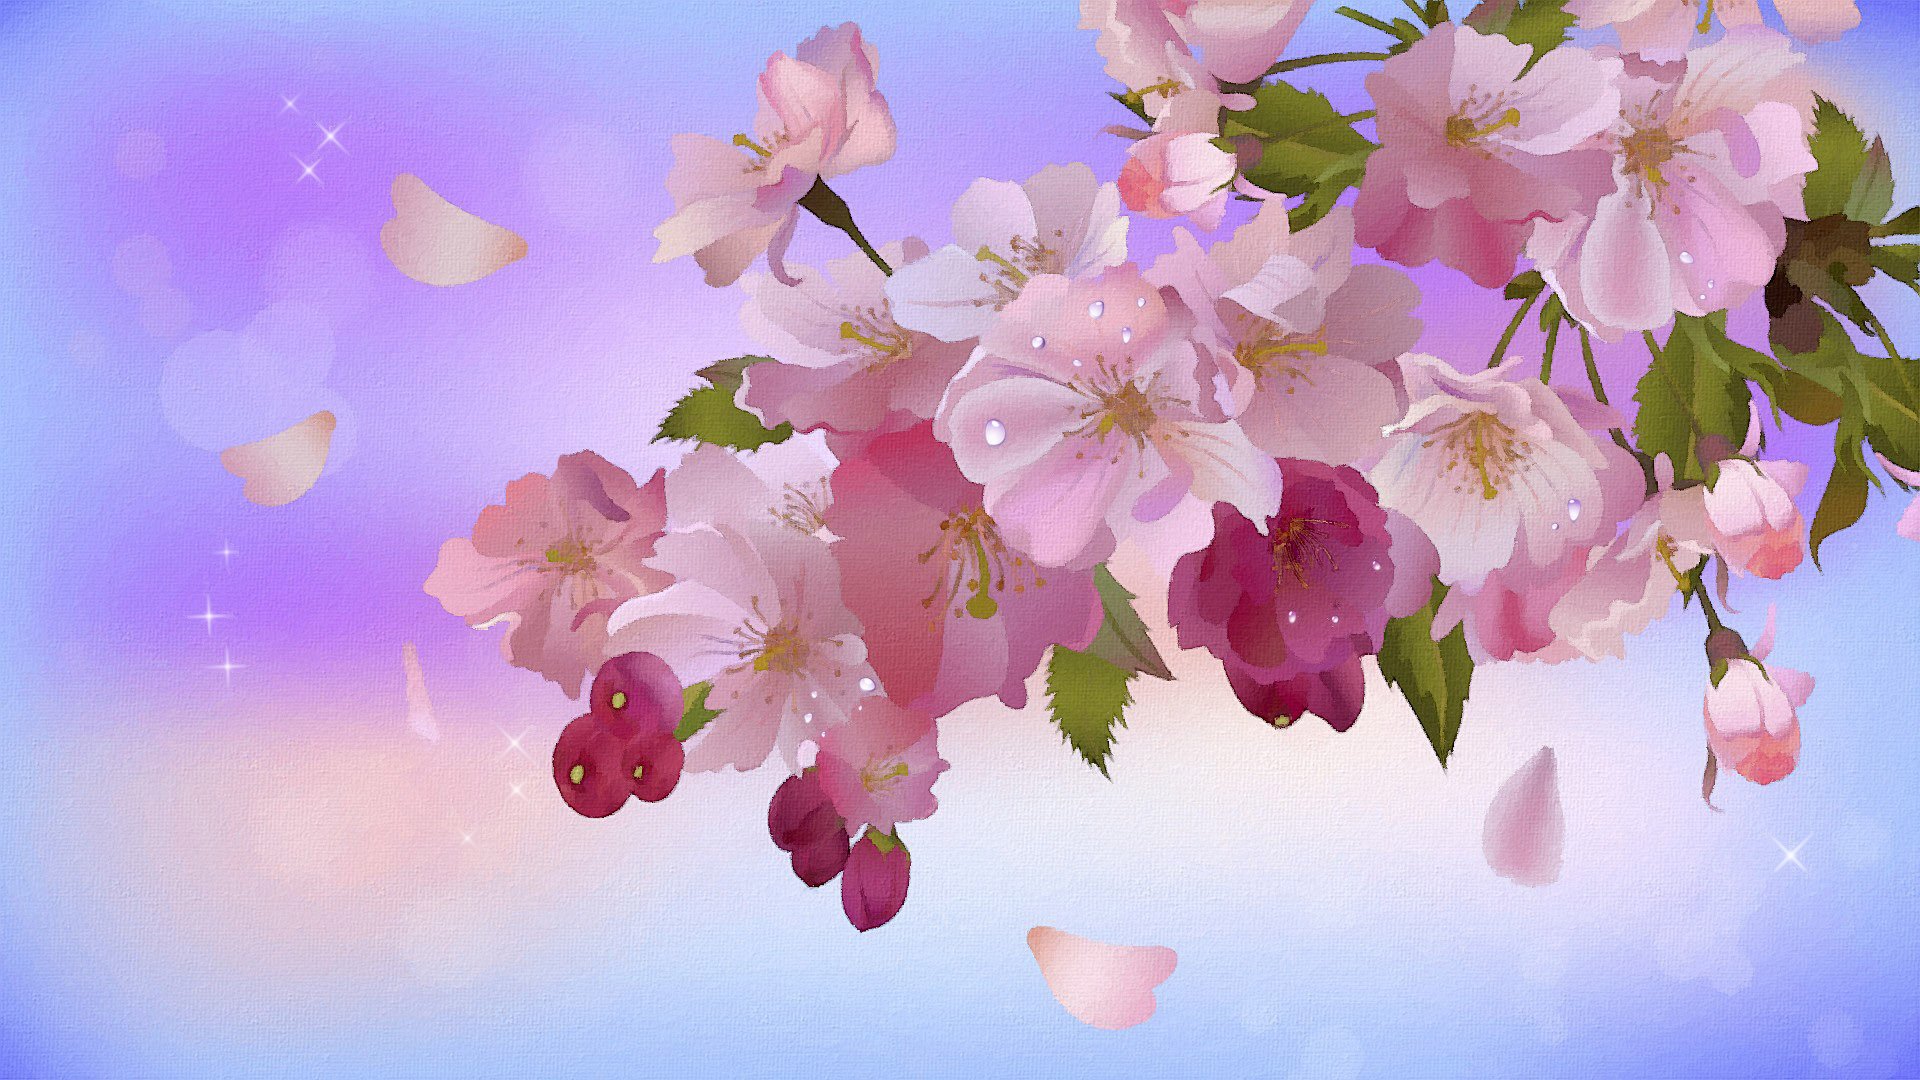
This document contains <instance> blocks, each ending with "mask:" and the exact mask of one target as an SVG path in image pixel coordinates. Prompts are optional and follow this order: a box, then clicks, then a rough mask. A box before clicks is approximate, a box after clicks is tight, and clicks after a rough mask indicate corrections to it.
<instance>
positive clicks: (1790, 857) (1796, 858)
mask: <svg viewBox="0 0 1920 1080" xmlns="http://www.w3.org/2000/svg"><path fill="white" fill-rule="evenodd" d="M1769 839H1772V840H1773V846H1774V847H1777V848H1779V849H1780V861H1779V862H1778V863H1776V864H1774V867H1773V870H1774V873H1776V874H1777V873H1779V872H1780V871H1782V870H1785V869H1786V868H1787V867H1788V866H1797V867H1799V868H1800V872H1801V873H1803V874H1806V873H1811V872H1812V871H1810V870H1808V869H1807V864H1806V863H1803V862H1801V861H1800V850H1801V849H1802V848H1804V847H1806V846H1807V841H1808V840H1811V839H1813V837H1811V836H1809V837H1806V838H1805V839H1803V840H1801V841H1800V842H1799V843H1797V844H1795V845H1793V846H1792V847H1788V846H1787V845H1785V844H1783V843H1781V842H1780V841H1779V840H1778V839H1777V838H1772V837H1769Z"/></svg>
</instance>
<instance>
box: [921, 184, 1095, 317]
mask: <svg viewBox="0 0 1920 1080" xmlns="http://www.w3.org/2000/svg"><path fill="white" fill-rule="evenodd" d="M953 240H954V242H953V243H952V244H949V245H947V246H946V247H943V248H941V249H940V250H938V251H936V252H934V253H933V254H931V255H929V256H927V257H926V258H924V259H921V260H919V261H917V262H914V263H913V264H911V265H909V266H904V267H901V268H900V269H899V270H898V271H896V272H895V273H894V275H893V277H891V278H890V279H888V281H887V298H888V299H889V300H891V301H892V304H893V312H894V318H895V319H896V320H897V321H898V322H899V324H900V325H901V326H904V327H907V328H908V329H911V330H918V331H921V332H924V333H928V334H932V335H933V336H934V337H937V338H939V339H940V340H942V341H965V340H966V339H968V338H976V337H979V336H980V335H981V334H982V333H984V332H985V331H986V330H987V328H988V327H990V326H992V325H993V321H994V316H995V314H996V313H997V312H999V311H1000V309H1002V308H1004V307H1006V306H1007V305H1008V304H1009V303H1011V302H1012V301H1013V299H1014V297H1016V296H1019V295H1020V291H1021V290H1022V289H1024V288H1025V287H1026V285H1027V282H1028V281H1030V280H1032V279H1033V278H1035V277H1037V276H1041V275H1047V274H1060V275H1065V276H1067V277H1070V278H1078V277H1082V276H1085V275H1089V274H1096V273H1099V272H1100V271H1102V270H1105V269H1107V268H1108V267H1111V266H1118V265H1119V264H1120V263H1121V262H1123V261H1125V260H1126V257H1127V219H1126V218H1125V217H1122V216H1121V214H1120V192H1119V190H1118V189H1117V188H1115V187H1114V186H1113V185H1112V184H1102V183H1100V182H1099V181H1098V180H1096V179H1095V178H1094V175H1093V170H1092V169H1091V168H1088V167H1087V166H1085V165H1081V164H1073V165H1049V166H1047V167H1046V168H1044V169H1041V170H1040V171H1039V172H1037V173H1035V174H1033V176H1031V177H1029V178H1028V179H1027V180H1026V181H1025V182H1024V183H1019V184H1015V183H1012V182H1010V181H1006V180H975V181H974V182H973V184H972V185H971V186H969V187H968V188H967V190H966V191H965V192H963V193H962V194H961V196H960V199H959V201H957V202H955V203H954V204H953Z"/></svg>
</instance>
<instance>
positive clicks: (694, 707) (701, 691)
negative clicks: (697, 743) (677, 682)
mask: <svg viewBox="0 0 1920 1080" xmlns="http://www.w3.org/2000/svg"><path fill="white" fill-rule="evenodd" d="M712 692H713V684H712V683H709V682H698V683H694V684H693V685H692V686H689V687H687V688H686V690H684V691H682V692H681V698H682V702H683V705H682V711H681V713H680V724H679V726H678V727H675V728H674V729H673V737H674V738H676V739H679V740H680V741H681V742H686V741H687V740H688V739H691V738H693V737H694V736H695V735H697V734H699V732H700V729H701V728H703V727H706V726H707V725H708V724H710V723H712V722H713V718H714V717H716V716H719V715H720V713H719V711H718V710H716V709H709V708H707V695H708V694H710V693H712Z"/></svg>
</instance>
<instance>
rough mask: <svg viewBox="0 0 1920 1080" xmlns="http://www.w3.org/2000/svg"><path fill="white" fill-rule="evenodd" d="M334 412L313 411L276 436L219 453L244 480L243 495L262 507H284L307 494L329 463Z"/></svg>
mask: <svg viewBox="0 0 1920 1080" xmlns="http://www.w3.org/2000/svg"><path fill="white" fill-rule="evenodd" d="M333 428H334V419H333V414H332V413H330V412H326V411H324V410H323V411H321V412H317V413H314V414H313V415H312V416H309V417H307V418H306V419H305V420H302V421H300V422H299V423H297V424H295V425H293V426H292V427H290V428H288V429H287V430H285V431H282V432H280V433H279V434H277V435H269V436H267V437H266V438H264V439H260V440H257V441H255V442H250V443H242V444H241V445H239V446H235V447H232V448H230V449H227V450H222V451H221V452H220V464H221V465H222V466H224V467H225V468H226V470H227V471H228V472H230V473H232V474H233V475H235V476H237V477H239V478H240V479H242V480H245V481H246V482H247V483H246V486H245V487H244V488H242V489H241V494H242V495H245V496H246V497H247V501H248V502H252V503H257V504H259V505H261V506H285V505H286V504H288V503H290V502H292V501H293V500H295V499H297V498H299V497H300V496H302V495H305V494H306V493H307V490H308V489H309V488H311V487H313V483H314V481H316V480H318V479H320V470H321V469H323V468H325V467H326V464H327V449H328V447H330V446H331V445H332V444H333Z"/></svg>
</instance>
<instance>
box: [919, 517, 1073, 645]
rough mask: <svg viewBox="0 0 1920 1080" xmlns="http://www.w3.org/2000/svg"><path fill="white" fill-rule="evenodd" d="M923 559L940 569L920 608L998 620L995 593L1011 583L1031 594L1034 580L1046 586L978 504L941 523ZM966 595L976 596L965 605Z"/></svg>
mask: <svg viewBox="0 0 1920 1080" xmlns="http://www.w3.org/2000/svg"><path fill="white" fill-rule="evenodd" d="M920 561H921V562H922V563H927V564H931V565H932V566H933V567H934V568H935V576H934V581H933V591H932V592H930V593H928V594H927V596H926V597H925V598H923V599H922V600H921V601H920V606H921V607H923V608H926V609H927V610H928V611H929V612H938V611H945V610H946V609H947V608H948V607H949V606H950V605H951V606H952V609H953V615H954V618H960V617H961V616H963V615H971V616H973V617H974V618H976V619H991V618H993V616H994V615H995V614H997V613H998V612H999V610H1000V602H999V601H997V600H995V599H994V598H993V594H994V593H996V592H999V593H1004V592H1006V591H1007V584H1008V582H1009V581H1011V582H1012V584H1013V591H1014V592H1016V593H1023V592H1026V591H1027V585H1028V584H1029V583H1031V584H1032V585H1033V587H1034V588H1036V589H1039V588H1044V587H1045V586H1046V584H1047V579H1046V578H1043V577H1040V576H1038V575H1037V573H1036V572H1035V568H1034V567H1032V566H1031V565H1029V564H1028V563H1027V561H1026V560H1025V559H1023V558H1021V557H1020V556H1018V555H1015V554H1013V553H1012V552H1010V551H1008V550H1007V545H1006V541H1005V540H1003V539H1001V537H1000V527H999V526H998V525H995V524H994V521H993V518H991V517H989V516H987V512H986V510H985V508H983V507H978V506H976V507H974V508H972V509H970V510H962V511H960V512H959V513H957V514H953V515H951V516H949V517H947V518H946V519H944V520H943V521H941V522H940V539H939V540H938V541H936V542H935V543H934V545H933V546H932V547H930V548H928V549H927V550H925V551H923V552H921V553H920ZM962 593H972V594H973V595H972V596H970V597H968V598H967V600H966V601H965V602H964V603H960V602H959V598H960V595H961V594H962ZM935 619H936V620H937V619H938V616H937V615H936V616H935Z"/></svg>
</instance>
